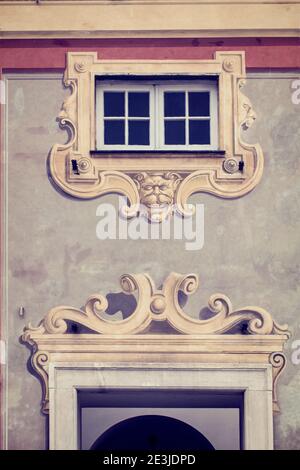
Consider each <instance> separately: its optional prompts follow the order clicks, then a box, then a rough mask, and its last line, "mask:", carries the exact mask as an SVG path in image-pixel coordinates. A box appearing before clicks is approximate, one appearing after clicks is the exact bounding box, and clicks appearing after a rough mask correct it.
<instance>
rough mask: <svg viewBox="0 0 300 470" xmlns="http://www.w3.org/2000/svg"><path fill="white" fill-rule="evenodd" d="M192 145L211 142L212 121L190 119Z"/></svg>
mask: <svg viewBox="0 0 300 470" xmlns="http://www.w3.org/2000/svg"><path fill="white" fill-rule="evenodd" d="M189 137H190V142H189V143H190V145H193V144H194V145H195V144H198V145H205V144H210V121H208V120H201V121H200V120H196V119H195V120H194V119H193V120H190V121H189Z"/></svg>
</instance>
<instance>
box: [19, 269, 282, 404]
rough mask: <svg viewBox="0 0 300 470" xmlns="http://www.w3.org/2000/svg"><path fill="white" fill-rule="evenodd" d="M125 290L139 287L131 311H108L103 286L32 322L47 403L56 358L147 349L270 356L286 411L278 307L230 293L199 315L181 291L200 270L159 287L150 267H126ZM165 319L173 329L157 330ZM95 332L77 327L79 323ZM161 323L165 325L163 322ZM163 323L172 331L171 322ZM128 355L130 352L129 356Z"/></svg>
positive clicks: (224, 357) (92, 358)
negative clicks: (78, 303)
mask: <svg viewBox="0 0 300 470" xmlns="http://www.w3.org/2000/svg"><path fill="white" fill-rule="evenodd" d="M120 285H121V288H122V291H123V292H124V293H125V294H127V295H134V296H135V298H136V306H135V308H134V311H133V312H132V313H131V315H129V316H128V317H127V318H124V319H121V320H117V321H116V320H113V319H110V318H109V317H108V315H107V314H106V315H104V314H105V312H106V311H107V309H108V300H107V298H106V297H105V296H103V295H101V294H99V293H97V294H93V295H91V296H90V297H89V298H88V299H87V302H86V304H85V306H84V308H82V309H79V308H75V307H70V306H59V307H54V308H52V309H51V310H50V311H49V312H48V313H47V314H46V315H45V317H44V318H43V319H42V321H41V322H40V324H39V325H38V326H37V327H32V326H31V325H28V326H27V327H26V328H25V329H24V332H23V335H22V340H23V342H25V343H27V344H28V345H29V346H30V348H31V350H32V355H31V364H32V367H33V369H34V370H35V371H36V373H37V374H38V376H39V377H40V379H41V381H42V391H43V400H42V409H43V411H44V412H47V411H48V401H49V387H48V380H49V379H48V374H49V367H50V365H51V363H52V362H53V361H54V362H57V361H67V362H70V361H71V362H72V361H73V360H74V361H75V362H76V361H77V362H76V363H78V361H81V362H84V361H85V362H93V363H95V362H97V361H98V362H101V361H103V360H105V359H106V358H107V357H109V358H110V360H112V359H111V358H112V357H113V358H114V360H115V361H117V362H118V361H122V360H126V358H127V360H130V361H132V357H133V356H132V354H133V355H134V358H135V360H137V361H138V360H139V358H144V357H147V360H148V361H150V362H153V360H154V358H156V359H155V360H158V361H161V360H162V361H163V360H167V359H168V358H169V359H170V357H174V358H176V357H179V356H178V355H180V354H183V357H184V358H185V359H184V360H188V359H187V357H189V355H191V358H192V360H195V358H196V360H197V361H198V362H199V363H202V362H203V363H204V364H207V363H210V362H212V363H221V364H224V367H226V364H227V365H228V364H230V367H231V366H232V364H233V363H235V362H236V363H237V364H241V363H242V362H243V361H244V362H245V363H246V364H248V363H249V362H250V363H255V362H257V363H258V365H259V364H262V363H263V364H268V366H270V367H271V368H272V371H273V406H274V411H278V409H279V407H278V399H277V395H276V383H277V381H278V377H279V375H280V373H281V371H282V370H283V367H284V364H285V358H284V354H283V346H284V343H285V341H286V340H287V339H288V337H289V331H288V327H287V325H279V324H277V323H276V322H275V321H274V320H273V318H272V316H271V314H270V313H269V312H268V311H267V310H265V309H263V308H261V307H255V306H248V307H243V308H238V309H234V308H233V307H232V304H231V302H230V300H229V298H228V297H227V296H226V295H224V294H220V293H217V294H214V295H211V296H210V297H209V300H208V306H207V308H208V310H209V311H210V316H209V318H207V319H202V318H195V317H192V316H191V315H190V314H189V313H188V312H186V311H185V309H183V308H182V304H181V302H180V300H179V299H180V297H182V294H184V295H185V296H190V295H193V294H194V293H195V292H196V291H197V289H198V287H199V279H198V276H197V275H196V274H185V275H183V274H178V273H171V274H170V275H169V276H168V277H167V279H166V280H165V281H164V283H163V284H162V286H161V287H160V288H159V289H157V288H156V287H155V284H154V282H153V280H152V279H151V277H150V276H149V275H148V274H124V275H123V276H121V278H120ZM159 322H162V323H164V324H166V325H168V333H167V334H166V333H163V332H161V333H153V329H152V327H154V326H155V324H156V325H157V326H158V323H159ZM74 323H75V324H77V325H79V326H81V327H84V328H85V331H88V333H86V332H85V333H76V334H74V333H72V329H70V328H69V326H71V324H74ZM156 331H157V328H156ZM162 331H165V329H164V328H163V330H162ZM124 358H125V359H124Z"/></svg>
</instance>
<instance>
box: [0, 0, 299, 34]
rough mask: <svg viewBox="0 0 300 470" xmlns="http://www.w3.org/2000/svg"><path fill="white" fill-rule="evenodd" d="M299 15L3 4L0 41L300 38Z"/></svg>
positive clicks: (271, 2)
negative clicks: (41, 39) (113, 38)
mask: <svg viewBox="0 0 300 470" xmlns="http://www.w3.org/2000/svg"><path fill="white" fill-rule="evenodd" d="M170 8H171V9H172V15H170ZM135 12H136V14H135ZM299 12H300V8H299V1H298V0H288V1H281V0H246V1H244V0H231V1H230V2H229V1H228V0H217V1H215V0H206V1H202V0H193V1H190V2H188V3H187V2H185V1H183V0H155V1H153V0H152V1H150V0H114V1H112V0H86V1H85V0H83V1H81V0H73V1H72V0H70V1H69V0H39V3H37V1H36V0H28V1H26V0H20V1H18V0H16V1H14V0H11V1H9V0H2V1H1V16H0V37H3V38H34V39H37V38H87V37H88V38H107V37H124V38H128V37H135V38H137V37H138V38H140V37H146V38H155V37H160V38H161V37H162V38H170V37H174V38H178V37H192V38H198V37H212V38H220V37H225V38H226V37H238V38H239V37H264V36H266V37H297V36H298V35H299ZM120 18H122V21H120Z"/></svg>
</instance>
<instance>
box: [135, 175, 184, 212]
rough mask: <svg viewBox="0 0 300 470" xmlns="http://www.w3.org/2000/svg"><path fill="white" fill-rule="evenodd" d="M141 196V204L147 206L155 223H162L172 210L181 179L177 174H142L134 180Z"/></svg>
mask: <svg viewBox="0 0 300 470" xmlns="http://www.w3.org/2000/svg"><path fill="white" fill-rule="evenodd" d="M134 180H135V182H136V184H137V187H138V191H139V194H140V202H141V204H142V205H144V206H146V208H147V210H148V215H149V214H150V218H151V220H153V221H155V220H156V221H161V220H162V219H163V218H165V217H166V216H167V215H168V214H169V213H170V211H171V210H172V204H173V202H174V195H175V191H176V188H177V186H178V184H179V183H180V181H181V177H180V176H179V175H178V174H177V173H172V172H167V173H161V172H160V173H146V172H142V173H139V174H137V175H136V176H135V178H134Z"/></svg>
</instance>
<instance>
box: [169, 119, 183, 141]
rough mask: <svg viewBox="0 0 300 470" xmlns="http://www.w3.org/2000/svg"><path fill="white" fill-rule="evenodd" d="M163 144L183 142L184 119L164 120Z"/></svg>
mask: <svg viewBox="0 0 300 470" xmlns="http://www.w3.org/2000/svg"><path fill="white" fill-rule="evenodd" d="M165 144H166V145H184V144H185V121H165Z"/></svg>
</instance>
